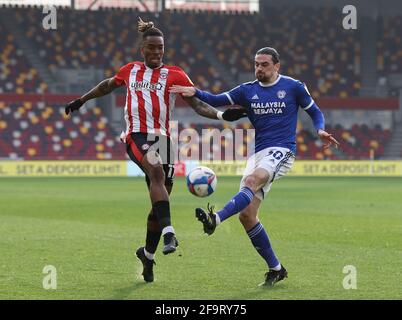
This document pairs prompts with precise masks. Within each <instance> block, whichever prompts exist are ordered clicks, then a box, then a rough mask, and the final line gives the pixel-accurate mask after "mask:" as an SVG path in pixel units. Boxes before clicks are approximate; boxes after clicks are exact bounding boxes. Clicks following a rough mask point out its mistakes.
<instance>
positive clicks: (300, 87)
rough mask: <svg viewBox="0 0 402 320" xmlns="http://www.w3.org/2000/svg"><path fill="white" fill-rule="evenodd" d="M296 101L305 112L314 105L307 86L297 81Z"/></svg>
mask: <svg viewBox="0 0 402 320" xmlns="http://www.w3.org/2000/svg"><path fill="white" fill-rule="evenodd" d="M296 101H297V104H298V105H299V106H300V107H301V108H302V109H304V110H307V109H308V108H310V107H311V106H312V105H313V104H314V100H313V98H312V97H311V95H310V92H309V91H308V89H307V87H306V85H305V84H304V83H303V82H301V81H297V83H296Z"/></svg>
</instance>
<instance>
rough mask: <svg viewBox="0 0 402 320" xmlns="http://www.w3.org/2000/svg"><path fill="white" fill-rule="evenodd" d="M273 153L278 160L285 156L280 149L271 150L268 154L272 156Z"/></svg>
mask: <svg viewBox="0 0 402 320" xmlns="http://www.w3.org/2000/svg"><path fill="white" fill-rule="evenodd" d="M271 154H272V156H273V157H274V158H275V159H276V160H281V159H282V158H283V153H282V152H280V151H274V150H271V151H270V152H269V153H268V155H269V156H270V155H271Z"/></svg>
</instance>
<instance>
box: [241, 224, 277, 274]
mask: <svg viewBox="0 0 402 320" xmlns="http://www.w3.org/2000/svg"><path fill="white" fill-rule="evenodd" d="M247 234H248V236H249V238H250V240H251V242H252V244H253V246H254V248H255V249H256V250H257V252H258V253H259V254H260V256H261V257H262V258H263V259H264V260H265V261H266V263H267V264H268V268H270V269H272V268H275V267H276V266H277V265H278V264H279V261H278V259H277V258H276V256H275V253H274V250H273V249H272V247H271V243H270V242H269V238H268V234H267V232H266V231H265V229H264V227H263V226H262V224H261V223H260V222H258V223H257V224H256V225H255V226H254V227H253V228H252V229H251V230H250V231H248V232H247Z"/></svg>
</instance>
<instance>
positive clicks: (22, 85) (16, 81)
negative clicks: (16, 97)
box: [0, 21, 48, 94]
mask: <svg viewBox="0 0 402 320" xmlns="http://www.w3.org/2000/svg"><path fill="white" fill-rule="evenodd" d="M0 35H1V41H0V93H5V92H15V93H18V94H24V93H45V92H47V91H48V85H47V84H46V83H44V82H43V81H42V80H41V79H40V77H39V75H38V71H37V70H36V69H35V68H33V67H32V66H31V65H30V64H29V63H28V61H27V60H26V59H25V58H24V53H23V51H22V50H21V49H19V48H18V47H17V45H16V43H15V41H14V36H13V35H12V34H11V33H9V32H7V30H6V28H5V27H4V26H3V25H2V23H1V21H0Z"/></svg>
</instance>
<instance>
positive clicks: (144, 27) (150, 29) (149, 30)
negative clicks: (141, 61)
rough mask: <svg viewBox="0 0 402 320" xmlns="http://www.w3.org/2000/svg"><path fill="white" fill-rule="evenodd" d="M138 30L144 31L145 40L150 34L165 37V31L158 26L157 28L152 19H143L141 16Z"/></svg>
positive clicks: (143, 37)
mask: <svg viewBox="0 0 402 320" xmlns="http://www.w3.org/2000/svg"><path fill="white" fill-rule="evenodd" d="M138 32H142V39H143V40H144V39H145V38H146V37H148V36H157V37H162V38H163V32H162V31H160V30H159V29H158V28H155V27H154V23H153V22H152V21H149V22H145V21H143V20H142V19H141V17H139V18H138Z"/></svg>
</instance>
